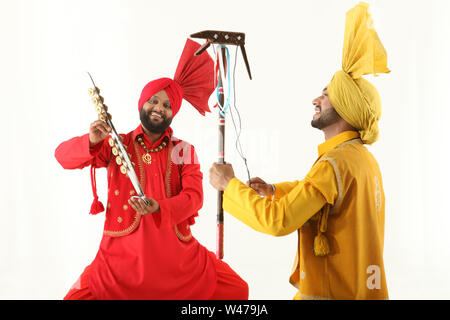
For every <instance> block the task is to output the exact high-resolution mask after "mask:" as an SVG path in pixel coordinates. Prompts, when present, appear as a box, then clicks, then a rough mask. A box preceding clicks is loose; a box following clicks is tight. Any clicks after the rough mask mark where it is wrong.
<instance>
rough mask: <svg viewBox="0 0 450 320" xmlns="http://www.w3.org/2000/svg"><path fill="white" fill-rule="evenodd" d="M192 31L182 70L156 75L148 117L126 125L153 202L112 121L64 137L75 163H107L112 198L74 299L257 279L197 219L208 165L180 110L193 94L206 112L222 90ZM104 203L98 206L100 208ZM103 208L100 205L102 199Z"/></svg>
mask: <svg viewBox="0 0 450 320" xmlns="http://www.w3.org/2000/svg"><path fill="white" fill-rule="evenodd" d="M198 48H199V45H198V44H197V43H195V42H193V41H191V40H188V41H187V43H186V46H185V48H184V51H183V54H182V57H181V59H180V62H179V64H178V68H177V71H176V73H175V77H174V80H172V79H169V78H161V79H157V80H154V81H151V82H149V83H148V84H147V85H146V86H145V87H144V89H143V90H142V93H141V97H140V99H139V103H138V106H139V114H140V120H141V124H140V125H139V126H138V127H137V128H136V129H135V130H133V131H131V132H130V133H128V134H125V135H120V136H121V137H122V142H123V144H124V146H125V147H126V149H127V153H128V155H129V157H130V160H131V161H132V162H133V163H134V169H135V171H136V175H137V176H138V178H139V181H140V183H141V185H142V188H143V190H144V192H145V194H146V199H147V200H148V201H149V203H150V204H149V205H146V204H145V203H144V202H143V201H142V200H141V199H136V198H133V199H131V197H132V196H133V195H135V191H134V188H133V185H132V184H131V181H130V179H129V178H128V177H127V176H126V175H124V174H122V173H121V171H120V165H119V164H117V163H116V161H115V157H114V156H113V155H112V147H111V146H110V145H109V143H108V139H107V138H108V136H109V133H110V131H111V128H110V127H109V126H108V125H107V124H106V123H105V122H103V121H100V120H99V121H95V122H93V123H92V124H91V126H90V130H89V133H88V134H85V135H83V136H80V137H75V138H72V139H70V140H68V141H66V142H63V143H62V144H60V145H59V146H58V148H57V149H56V152H55V157H56V159H57V160H58V162H59V163H60V164H61V165H62V166H63V167H64V168H65V169H77V168H80V169H81V168H84V167H86V166H88V165H90V166H91V175H92V176H91V177H92V183H93V190H94V197H95V199H94V204H93V206H92V208H91V213H92V214H95V213H98V212H99V211H102V209H103V208H102V204H101V203H100V202H99V201H98V197H97V195H96V191H95V176H94V175H95V168H100V167H106V168H107V178H108V203H107V206H106V219H105V226H104V234H103V238H102V240H101V243H100V248H99V251H98V253H97V255H96V257H95V259H94V260H93V262H92V263H91V264H90V265H89V266H88V267H86V269H85V270H84V272H83V273H82V275H81V276H80V278H79V279H78V281H77V282H76V283H75V284H74V285H73V287H72V288H71V289H70V290H69V292H68V293H67V295H66V296H65V298H64V299H220V300H229V299H236V300H240V299H242V300H244V299H248V285H247V283H246V282H245V281H244V280H242V279H241V278H240V277H239V276H238V275H237V274H236V273H235V272H234V271H233V270H232V269H231V268H230V267H229V266H228V265H227V264H226V263H225V262H223V261H221V260H219V259H217V258H216V257H215V255H214V254H213V253H212V252H210V251H208V250H207V249H206V248H205V247H204V246H202V245H201V244H200V243H199V242H198V241H197V240H196V239H195V238H194V237H193V236H192V234H191V231H190V225H192V224H193V223H194V217H195V216H197V212H198V210H199V209H200V208H201V207H202V203H203V188H202V178H203V175H202V173H201V171H200V165H199V164H198V160H197V158H196V154H195V150H194V148H193V147H192V146H191V145H189V144H187V143H186V142H184V141H182V140H179V139H177V138H175V137H174V136H173V134H172V133H173V131H172V129H171V127H170V124H171V121H172V118H173V117H174V116H175V115H176V114H177V112H178V111H179V109H180V106H181V100H182V99H183V98H184V99H186V100H188V101H189V102H190V103H191V104H192V105H193V106H194V107H195V108H196V109H197V110H198V111H199V112H200V113H202V114H204V112H205V111H209V109H208V105H207V104H208V98H209V96H210V95H211V93H212V91H213V90H214V81H213V77H214V74H213V73H214V71H213V70H214V69H213V62H212V59H211V58H210V57H209V55H208V54H207V53H206V52H204V53H203V54H201V55H200V56H198V57H194V55H193V53H194V52H195V51H196V50H197V49H198ZM96 208H97V209H96ZM98 208H100V209H98Z"/></svg>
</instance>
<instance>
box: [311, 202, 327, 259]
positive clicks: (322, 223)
mask: <svg viewBox="0 0 450 320" xmlns="http://www.w3.org/2000/svg"><path fill="white" fill-rule="evenodd" d="M329 212H330V205H329V204H328V203H327V204H325V206H324V207H323V208H322V210H321V212H320V216H319V221H317V235H316V236H315V238H314V249H313V252H314V255H315V256H316V257H324V256H326V255H328V254H329V253H330V244H329V243H328V239H327V237H326V236H325V235H324V234H323V233H324V232H326V231H327V222H328V214H329Z"/></svg>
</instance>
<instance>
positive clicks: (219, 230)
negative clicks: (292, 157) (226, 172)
mask: <svg viewBox="0 0 450 320" xmlns="http://www.w3.org/2000/svg"><path fill="white" fill-rule="evenodd" d="M221 51H222V52H221V53H222V57H223V70H224V72H225V73H226V68H228V67H229V66H228V63H229V61H226V55H225V47H221ZM219 63H220V59H219ZM217 86H218V87H219V98H218V99H219V101H218V102H219V106H221V107H224V103H225V97H224V92H223V80H222V73H221V72H220V68H219V75H218V80H217ZM220 111H221V110H220V108H219V149H218V163H220V164H224V163H225V113H224V112H220ZM222 203H223V191H218V194H217V248H216V256H217V259H223V227H224V217H223V207H222Z"/></svg>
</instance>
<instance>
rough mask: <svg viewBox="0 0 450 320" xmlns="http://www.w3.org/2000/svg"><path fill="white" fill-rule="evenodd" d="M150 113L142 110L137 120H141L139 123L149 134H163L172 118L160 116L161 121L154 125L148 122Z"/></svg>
mask: <svg viewBox="0 0 450 320" xmlns="http://www.w3.org/2000/svg"><path fill="white" fill-rule="evenodd" d="M150 113H151V112H148V113H147V112H145V111H144V108H142V109H141V111H140V112H139V118H140V119H141V123H142V125H143V126H144V128H145V129H147V130H148V131H150V132H151V133H164V132H165V131H166V130H167V128H168V127H169V126H170V124H171V123H172V117H169V118H166V117H164V116H163V115H161V117H162V118H163V121H162V122H161V123H159V124H155V123H153V122H152V121H151V120H150Z"/></svg>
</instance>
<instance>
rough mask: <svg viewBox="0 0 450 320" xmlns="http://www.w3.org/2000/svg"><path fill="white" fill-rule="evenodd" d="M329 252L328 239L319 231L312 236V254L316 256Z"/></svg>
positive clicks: (322, 255)
mask: <svg viewBox="0 0 450 320" xmlns="http://www.w3.org/2000/svg"><path fill="white" fill-rule="evenodd" d="M329 253H330V245H329V244H328V239H327V237H325V235H324V234H323V233H319V234H318V235H317V236H316V237H315V238H314V255H315V256H316V257H324V256H326V255H328V254H329Z"/></svg>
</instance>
